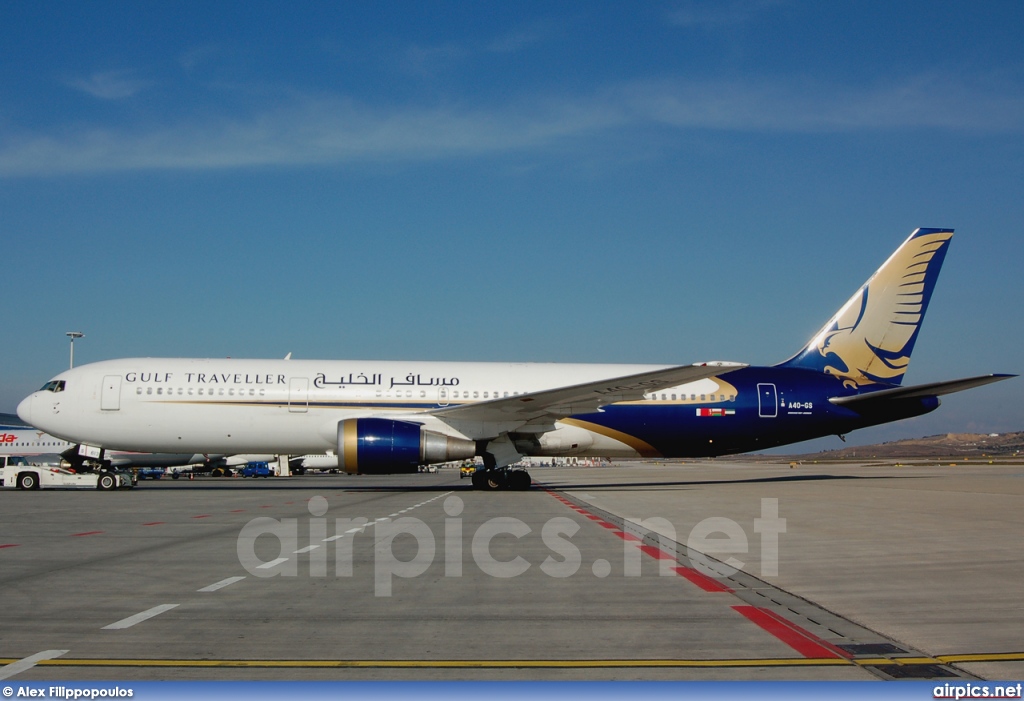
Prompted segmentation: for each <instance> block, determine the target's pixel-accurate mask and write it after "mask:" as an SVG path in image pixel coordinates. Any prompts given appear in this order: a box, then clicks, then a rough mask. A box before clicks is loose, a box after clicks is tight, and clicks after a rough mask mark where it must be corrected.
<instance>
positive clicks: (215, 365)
mask: <svg viewBox="0 0 1024 701" xmlns="http://www.w3.org/2000/svg"><path fill="white" fill-rule="evenodd" d="M660 367H664V366H651V365H590V364H586V365H585V364H546V363H446V362H398V361H336V360H328V361H321V360H246V359H241V360H236V359H183V358H137V359H124V360H111V361H103V362H98V363H93V364H90V365H83V366H80V367H78V368H75V369H73V370H68V371H65V372H63V373H61V374H60V375H57V376H56V377H55V378H54V380H53V381H52V382H51V383H50V385H53V384H54V383H59V382H62V383H63V384H62V385H61V388H60V390H59V391H42V390H40V391H38V392H35V393H33V394H32V395H30V396H29V397H28V398H26V399H25V400H24V401H23V402H22V403H21V405H20V406H19V407H18V414H19V416H20V417H21V418H22V419H23V420H25V421H26V422H29V423H32V424H33V425H35V426H38V427H40V428H44V429H46V430H47V431H48V432H50V433H52V434H53V435H56V436H60V437H61V438H64V439H66V440H69V441H73V442H80V443H86V444H88V445H93V446H97V447H102V448H106V449H108V450H138V451H148V452H174V453H182V452H190V451H194V452H197V453H226V454H232V453H276V454H291V455H301V454H307V453H324V452H327V451H333V450H335V449H336V447H337V426H338V422H339V421H341V420H343V419H346V418H350V417H357V416H358V417H366V416H382V417H396V418H398V417H410V416H415V415H416V414H417V413H418V412H424V411H427V410H430V409H436V408H438V407H444V406H452V405H460V404H467V403H473V402H484V401H487V400H489V399H496V398H499V397H508V396H514V395H518V394H525V393H528V392H536V391H540V390H545V389H549V388H557V387H565V386H569V385H575V384H579V383H584V382H589V381H595V380H599V379H602V378H607V377H619V376H624V375H630V374H633V373H640V372H645V371H649V370H655V369H658V368H660ZM692 384H694V385H700V386H701V387H703V386H704V385H711V386H712V387H713V386H714V380H701V381H700V382H697V383H692ZM417 420H420V421H422V422H423V423H424V425H425V426H426V427H428V428H431V427H433V426H434V425H435V424H438V423H439V422H438V421H437V419H436V418H434V417H431V416H427V415H423V417H422V419H417ZM440 430H442V431H443V432H444V433H446V434H449V435H459V430H458V429H457V428H454V429H453V428H452V427H451V426H448V425H445V426H442V427H440ZM544 440H545V441H546V442H547V444H548V445H549V446H550V448H551V449H550V451H547V452H548V453H549V454H575V455H585V454H595V455H624V456H632V455H636V454H637V453H636V451H635V450H634V449H633V448H631V447H630V446H628V445H626V444H624V443H622V442H620V441H618V440H615V439H614V438H613V437H609V436H605V435H598V434H593V433H590V432H588V431H585V430H583V429H581V428H577V427H572V426H564V427H560V428H559V430H558V431H553V432H547V433H546V434H545V435H544Z"/></svg>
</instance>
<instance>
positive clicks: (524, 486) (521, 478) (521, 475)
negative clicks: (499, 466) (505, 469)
mask: <svg viewBox="0 0 1024 701" xmlns="http://www.w3.org/2000/svg"><path fill="white" fill-rule="evenodd" d="M532 482H533V480H532V479H531V478H530V473H529V472H527V471H526V470H514V471H512V472H510V473H509V474H508V479H507V484H508V488H509V489H512V490H515V491H517V492H525V491H526V490H528V489H529V488H530V484H532Z"/></svg>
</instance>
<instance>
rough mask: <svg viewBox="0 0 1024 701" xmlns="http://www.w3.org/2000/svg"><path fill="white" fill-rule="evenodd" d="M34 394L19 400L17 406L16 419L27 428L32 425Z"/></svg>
mask: <svg viewBox="0 0 1024 701" xmlns="http://www.w3.org/2000/svg"><path fill="white" fill-rule="evenodd" d="M34 396H35V395H34V394H30V395H28V396H27V397H25V398H24V399H22V400H21V404H19V405H18V418H19V419H21V420H22V421H24V422H25V423H27V424H28V425H29V426H32V425H34V424H33V423H32V398H33V397H34Z"/></svg>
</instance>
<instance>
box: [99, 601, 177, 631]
mask: <svg viewBox="0 0 1024 701" xmlns="http://www.w3.org/2000/svg"><path fill="white" fill-rule="evenodd" d="M178 605H179V604H160V605H159V606H154V607H153V608H151V609H149V610H147V611H143V612H142V613H137V614H135V615H134V616H128V618H123V619H121V620H120V621H118V622H117V623H111V624H110V625H109V626H103V628H102V629H101V630H122V629H124V628H131V627H132V626H133V625H135V624H136V623H142V622H143V621H147V620H149V619H150V618H152V617H153V616H159V615H160V614H161V613H165V612H167V611H170V610H171V609H172V608H175V607H176V606H178Z"/></svg>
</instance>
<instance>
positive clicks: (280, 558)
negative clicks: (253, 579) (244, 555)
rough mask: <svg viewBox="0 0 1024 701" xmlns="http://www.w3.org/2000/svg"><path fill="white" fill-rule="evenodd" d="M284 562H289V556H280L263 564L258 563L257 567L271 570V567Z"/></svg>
mask: <svg viewBox="0 0 1024 701" xmlns="http://www.w3.org/2000/svg"><path fill="white" fill-rule="evenodd" d="M282 562H288V558H287V557H279V558H277V559H276V560H271V561H270V562H264V563H263V564H262V565H256V569H258V570H269V569H270V568H271V567H277V566H278V565H280V564H281V563H282Z"/></svg>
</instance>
